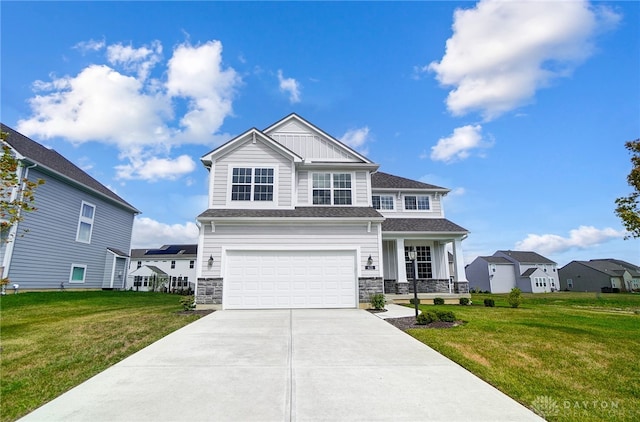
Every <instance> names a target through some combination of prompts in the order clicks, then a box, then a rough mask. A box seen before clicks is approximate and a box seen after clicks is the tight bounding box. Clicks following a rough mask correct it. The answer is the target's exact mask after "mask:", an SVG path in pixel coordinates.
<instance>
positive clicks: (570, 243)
mask: <svg viewBox="0 0 640 422" xmlns="http://www.w3.org/2000/svg"><path fill="white" fill-rule="evenodd" d="M624 236H625V232H624V231H622V230H615V229H612V228H605V229H597V228H595V227H593V226H580V227H578V228H577V229H573V230H571V231H570V232H569V237H562V236H559V235H556V234H541V235H538V234H529V235H527V237H526V239H524V240H522V241H519V242H517V243H516V249H518V250H527V251H535V252H538V253H540V254H542V255H545V254H553V253H560V252H565V251H567V250H569V249H572V248H577V249H587V248H591V247H594V246H598V245H600V244H602V243H605V242H608V241H610V240H613V239H620V238H624Z"/></svg>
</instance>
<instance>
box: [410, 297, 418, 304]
mask: <svg viewBox="0 0 640 422" xmlns="http://www.w3.org/2000/svg"><path fill="white" fill-rule="evenodd" d="M416 301H418V305H419V304H420V298H417V299H413V298H412V299H409V303H410V304H412V305H415V304H416Z"/></svg>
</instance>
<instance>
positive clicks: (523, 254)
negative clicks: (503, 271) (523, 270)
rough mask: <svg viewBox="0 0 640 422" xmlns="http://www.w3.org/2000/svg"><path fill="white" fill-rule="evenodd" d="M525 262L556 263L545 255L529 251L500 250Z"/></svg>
mask: <svg viewBox="0 0 640 422" xmlns="http://www.w3.org/2000/svg"><path fill="white" fill-rule="evenodd" d="M498 252H501V253H503V254H505V255H509V256H510V257H511V258H513V259H515V260H516V261H518V262H520V263H523V264H525V263H526V264H555V262H554V261H552V260H550V259H549V258H545V257H544V256H542V255H540V254H538V253H536V252H529V251H498Z"/></svg>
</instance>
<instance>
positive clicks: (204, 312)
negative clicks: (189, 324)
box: [176, 309, 216, 316]
mask: <svg viewBox="0 0 640 422" xmlns="http://www.w3.org/2000/svg"><path fill="white" fill-rule="evenodd" d="M215 311H216V310H215V309H194V310H192V311H178V312H176V313H177V314H178V315H200V316H205V315H209V314H210V313H213V312H215Z"/></svg>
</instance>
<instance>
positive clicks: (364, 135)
mask: <svg viewBox="0 0 640 422" xmlns="http://www.w3.org/2000/svg"><path fill="white" fill-rule="evenodd" d="M369 141H370V138H369V128H368V127H367V126H365V127H361V128H358V129H350V130H348V131H346V132H345V134H344V135H342V137H341V138H340V142H342V143H344V144H346V145H348V146H350V147H351V148H353V149H355V150H356V151H358V152H360V153H361V154H364V155H367V154H368V153H369V148H368V146H367V145H366V143H367V142H369Z"/></svg>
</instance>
